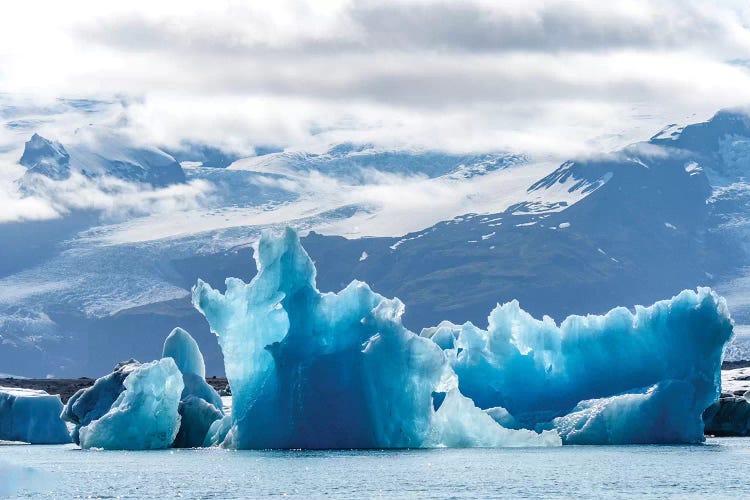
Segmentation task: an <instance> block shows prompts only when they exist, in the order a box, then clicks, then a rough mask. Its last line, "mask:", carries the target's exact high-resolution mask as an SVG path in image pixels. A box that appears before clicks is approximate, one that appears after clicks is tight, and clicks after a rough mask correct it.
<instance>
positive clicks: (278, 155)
mask: <svg viewBox="0 0 750 500" xmlns="http://www.w3.org/2000/svg"><path fill="white" fill-rule="evenodd" d="M14 119H15V120H18V116H16V115H14ZM26 137H28V135H27V136H26ZM106 137H107V136H106V135H104V136H103V135H101V134H97V135H96V140H91V141H88V140H86V141H84V140H81V141H80V144H85V145H86V146H85V147H83V146H79V145H78V142H77V143H76V145H72V144H71V145H70V146H68V145H64V146H63V145H61V144H56V143H54V142H51V141H46V140H44V139H42V138H41V137H39V136H34V138H32V140H31V141H29V143H30V144H29V145H27V148H26V151H24V153H23V158H24V159H23V160H22V164H23V165H25V166H26V168H27V169H28V171H27V174H26V175H28V172H31V171H32V170H34V169H36V170H35V171H37V170H38V171H39V172H38V174H41V175H43V176H46V177H47V178H49V179H52V180H53V181H54V182H64V178H65V177H66V175H67V174H66V173H65V172H66V171H68V170H70V171H72V172H82V171H88V170H86V166H85V165H86V164H87V163H86V162H87V161H89V160H90V161H91V164H96V165H103V167H102V168H103V169H104V170H98V171H97V174H96V175H103V176H105V177H106V176H120V174H122V172H123V170H119V169H117V168H113V169H109V168H110V167H109V166H110V165H111V163H110V160H111V161H115V162H116V161H124V160H123V158H127V159H128V160H127V161H128V162H129V163H133V164H137V165H141V166H145V165H149V166H157V165H161V164H160V163H158V162H157V161H155V160H152V157H151V156H148V155H151V154H152V153H153V154H155V155H157V158H163V159H164V162H165V163H164V165H167V164H169V165H174V164H175V163H176V161H175V158H177V159H179V160H180V161H182V162H184V163H183V167H182V168H181V169H180V171H181V172H183V171H184V175H185V179H184V180H185V181H186V183H187V184H186V185H195V183H201V185H205V186H210V190H209V191H208V192H207V193H208V194H205V193H204V192H203V191H202V193H203V194H202V196H203V197H202V198H200V200H198V201H196V202H195V203H193V204H192V205H189V206H183V205H179V206H177V207H176V208H175V207H174V206H172V204H168V206H167V207H166V208H164V206H162V205H163V204H159V205H157V206H156V208H155V209H154V210H153V211H152V212H149V213H145V214H144V213H139V214H137V215H130V213H129V212H128V215H125V216H122V215H121V216H117V217H113V216H112V215H111V213H109V212H108V213H107V215H106V216H104V217H103V216H102V213H101V212H100V210H99V209H94V208H89V209H86V208H81V209H75V210H71V211H69V212H68V213H67V214H66V215H64V216H63V217H61V218H57V219H50V220H36V221H15V222H8V223H4V224H0V241H4V242H13V244H11V245H2V246H0V369H1V370H0V371H3V372H9V373H16V374H18V375H36V376H38V375H44V374H47V373H50V374H55V375H70V376H78V375H97V374H100V373H102V372H104V371H106V370H108V369H110V368H111V366H112V365H113V364H114V363H115V362H116V361H118V360H119V357H122V356H123V355H127V356H134V357H136V358H138V357H141V358H143V359H151V358H153V357H154V356H155V355H157V354H158V352H157V351H158V350H159V344H160V341H159V339H161V338H163V336H164V335H165V333H166V332H168V331H169V330H170V329H171V328H172V327H173V326H183V327H185V328H187V329H188V330H190V331H191V333H193V334H194V335H195V336H196V338H197V339H198V341H199V343H200V344H201V346H202V347H203V348H204V353H205V355H206V361H207V365H208V373H209V374H213V373H216V374H219V373H220V370H221V366H222V363H221V359H220V354H219V350H218V347H217V345H216V340H215V338H214V337H213V336H212V335H211V334H210V332H209V331H208V327H207V325H206V323H205V321H204V319H203V318H202V317H201V316H200V315H198V314H197V313H196V311H194V310H193V308H192V307H191V306H190V304H189V299H188V294H189V289H190V287H191V286H192V285H193V284H194V283H195V281H196V279H197V278H198V277H200V278H203V279H204V280H205V281H207V282H208V283H210V284H211V285H212V286H214V287H219V288H221V287H222V286H223V281H224V278H225V277H227V276H237V277H240V278H243V279H245V280H249V279H250V278H251V277H252V276H253V274H254V272H255V269H254V267H253V265H254V264H253V261H252V259H251V255H252V243H253V242H254V241H256V240H257V237H258V235H259V233H260V231H261V230H262V229H264V228H268V227H271V228H273V227H281V226H283V225H285V224H292V225H294V226H295V227H297V228H299V229H301V230H302V231H311V232H310V234H309V235H308V236H307V237H306V238H304V240H303V243H304V245H305V246H306V248H307V249H308V251H309V252H310V254H311V256H312V257H313V259H314V260H315V262H316V266H317V268H318V273H319V274H318V282H319V287H320V288H321V290H324V291H327V290H338V289H339V288H341V287H342V286H343V285H345V284H346V283H348V282H349V281H350V280H351V279H354V278H357V279H363V280H365V281H367V282H369V283H371V285H372V286H373V288H374V289H375V290H376V291H378V292H380V293H382V294H384V295H387V296H398V297H400V298H401V299H402V300H403V301H404V302H405V304H406V306H407V309H406V316H405V318H404V319H405V323H406V325H407V326H408V327H410V328H412V329H415V330H419V329H420V328H422V327H425V326H430V325H432V324H433V323H435V321H437V320H440V319H450V320H452V321H454V322H457V323H460V322H463V321H467V320H471V321H473V322H475V323H477V324H479V325H483V324H485V323H486V318H485V316H486V314H487V312H488V311H489V310H490V309H491V306H493V305H494V304H495V303H496V302H501V301H504V300H508V299H511V298H518V299H519V300H520V301H521V304H522V306H523V307H524V308H525V309H527V310H529V311H530V312H532V313H534V314H536V315H541V314H549V315H551V316H552V317H554V318H555V319H557V320H559V319H561V318H562V317H563V316H565V315H567V314H570V313H588V312H592V313H598V312H602V311H605V310H607V309H609V308H611V307H612V306H615V305H632V304H636V303H651V302H653V301H654V300H657V299H661V298H665V297H669V296H671V295H672V294H673V293H674V292H676V291H678V290H680V289H682V288H695V287H696V286H698V285H712V286H715V287H717V288H718V289H719V291H720V292H722V293H724V294H726V295H727V296H728V298H729V301H730V307H731V309H732V312H733V313H734V315H735V317H736V318H737V319H738V322H739V323H740V325H744V324H750V277H748V276H750V271H747V270H748V269H750V258H748V251H750V249H749V248H747V242H748V241H750V239H749V238H748V237H747V221H748V220H750V219H749V218H750V185H748V184H746V180H745V178H746V176H748V172H750V165H749V164H748V160H747V158H748V154H747V152H748V149H749V148H748V144H750V131H748V121H747V118H746V117H745V115H744V114H742V113H736V112H720V113H718V114H717V115H716V116H715V117H714V118H713V119H712V120H710V121H708V122H706V123H701V124H695V125H690V126H687V127H682V128H678V127H672V128H670V129H669V130H666V131H662V132H661V133H659V134H657V135H656V136H654V137H653V138H652V139H651V140H649V141H646V142H644V143H639V144H635V145H631V146H629V147H626V148H624V149H622V150H621V151H617V152H613V153H608V154H603V155H601V156H598V157H594V158H586V159H581V160H572V161H567V162H564V163H562V164H561V165H560V164H559V163H558V164H554V163H550V162H544V161H541V162H540V161H536V160H534V159H531V158H527V157H526V156H525V155H523V154H511V153H507V152H498V153H490V154H482V155H460V154H448V153H441V152H436V151H403V150H386V149H382V148H377V147H374V146H372V145H352V144H345V145H338V146H334V147H331V148H330V149H328V150H326V151H323V152H309V151H292V150H287V151H278V150H273V149H271V150H269V151H268V152H266V151H260V152H263V153H266V154H260V155H256V156H253V157H249V158H240V159H237V158H235V157H234V156H232V155H231V154H227V155H226V156H221V155H220V154H219V153H217V151H218V150H217V149H216V148H212V147H211V146H205V145H200V146H190V147H185V148H182V149H181V150H180V151H179V152H176V151H173V150H169V151H170V152H169V153H165V152H164V150H165V149H164V148H158V147H151V146H148V147H146V146H140V145H139V146H138V147H137V150H138V151H149V153H148V155H147V158H146V160H148V161H146V160H141V159H142V158H144V157H142V156H138V154H140V153H138V154H136V153H135V152H134V147H133V145H132V144H131V143H125V144H126V145H125V146H121V145H117V144H113V143H112V142H109V141H108V140H106ZM113 137H116V138H120V137H122V136H121V135H118V134H117V133H116V131H115V133H114V135H113ZM118 140H119V139H118ZM113 141H114V139H113ZM115 142H116V141H115ZM97 144H98V145H97ZM118 144H122V143H118ZM81 148H83V149H81ZM99 148H101V149H99ZM151 148H153V149H151ZM155 150H156V151H155ZM27 153H28V154H27ZM216 167H226V168H216ZM125 170H127V169H125ZM156 170H158V168H157V169H156ZM173 170H174V169H173ZM175 171H176V170H175ZM124 177H125V179H126V182H129V181H130V180H133V181H138V182H150V181H144V178H143V177H138V176H135V177H133V178H128V177H127V175H125V176H124ZM169 178H170V179H172V180H170V181H169V182H167V183H168V184H169V183H171V182H177V183H178V184H170V186H172V187H166V188H160V187H159V186H158V185H157V187H156V188H155V189H157V192H158V193H165V196H172V191H171V190H173V188H174V186H179V185H182V184H181V183H180V181H179V180H174V179H176V177H169ZM121 179H122V176H121ZM157 184H158V183H157ZM45 186H46V188H49V186H48V185H45ZM159 196H161V194H160V195H159ZM168 199H170V200H171V198H168ZM740 329H742V326H740ZM123 353H126V354H123ZM149 356H150V357H151V358H149ZM42 371H43V373H42Z"/></svg>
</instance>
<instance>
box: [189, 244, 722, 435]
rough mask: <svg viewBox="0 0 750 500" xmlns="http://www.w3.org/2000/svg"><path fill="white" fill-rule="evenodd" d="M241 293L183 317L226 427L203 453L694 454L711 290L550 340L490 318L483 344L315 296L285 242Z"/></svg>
mask: <svg viewBox="0 0 750 500" xmlns="http://www.w3.org/2000/svg"><path fill="white" fill-rule="evenodd" d="M255 255H256V260H257V267H258V270H259V271H258V274H257V275H256V277H255V278H254V279H253V280H252V281H251V282H250V283H249V284H247V283H244V282H243V281H241V280H239V279H236V278H228V279H227V280H226V292H225V293H223V294H222V293H220V292H219V291H217V290H214V289H213V288H211V286H209V285H208V284H206V283H205V282H203V281H200V280H199V281H198V283H197V284H196V286H195V287H194V288H193V303H194V305H195V306H196V307H197V308H198V310H199V311H201V312H202V313H203V314H204V315H205V317H206V319H207V320H208V323H209V325H210V327H211V329H212V331H213V332H214V333H215V334H216V335H217V336H218V340H219V344H220V346H221V349H222V352H223V355H224V361H225V368H226V374H227V377H228V379H229V383H230V386H231V388H232V394H233V403H232V415H231V416H225V417H223V418H221V419H218V420H216V421H214V422H213V424H212V426H211V428H210V429H209V431H208V434H207V436H206V440H205V444H206V445H216V444H221V445H223V446H225V447H229V448H241V449H246V448H251V449H255V448H409V447H469V446H539V445H542V446H544V445H546V446H549V445H559V444H561V443H571V444H572V443H576V444H615V443H678V442H680V443H681V442H700V441H702V440H703V423H702V420H701V414H702V412H703V410H704V409H705V408H706V407H708V406H709V405H711V403H712V402H713V401H714V400H716V398H717V396H718V395H719V388H720V365H721V358H722V353H723V349H724V346H725V344H726V343H727V341H728V340H729V339H730V337H731V335H732V321H731V319H730V317H729V312H728V310H727V307H726V304H725V302H724V300H723V299H721V298H719V297H718V296H717V295H716V294H714V293H713V292H711V291H710V290H709V289H706V288H700V289H698V290H697V292H696V291H689V290H688V291H684V292H682V293H680V294H679V295H678V296H676V297H674V298H673V299H671V300H667V301H662V302H657V303H656V304H654V305H652V306H650V307H636V308H635V312H631V311H630V310H628V309H626V308H616V309H613V310H612V311H610V312H609V313H607V314H605V315H603V316H594V315H590V316H585V317H583V316H570V317H569V318H567V319H566V320H564V321H563V322H562V323H561V324H560V325H559V326H558V325H557V324H556V323H555V322H554V321H553V320H552V319H551V318H548V317H545V318H543V319H542V320H541V321H540V320H537V319H534V318H533V317H531V316H530V315H529V314H528V313H526V312H525V311H523V310H522V309H521V308H520V306H519V304H518V302H516V301H512V302H509V303H506V304H503V305H498V306H497V308H495V309H494V310H493V311H492V313H491V314H490V317H489V327H488V329H487V330H483V329H480V328H478V327H475V326H474V325H472V324H470V323H466V324H464V325H454V324H451V323H447V322H444V323H441V324H440V325H439V326H438V327H434V328H428V329H425V330H423V331H422V332H421V334H420V335H416V334H415V333H413V332H411V331H409V330H407V329H406V328H405V327H404V326H403V325H402V323H401V316H402V314H403V312H404V305H403V304H402V303H401V302H400V301H399V300H398V299H388V298H385V297H383V296H381V295H379V294H377V293H375V292H373V291H372V290H371V289H370V288H369V287H368V286H367V284H365V283H362V282H358V281H353V282H352V283H351V284H350V285H349V286H347V287H346V288H344V289H343V290H342V291H340V292H338V293H321V292H319V291H318V290H317V288H316V285H315V275H316V270H315V267H314V265H313V262H312V261H311V260H310V257H309V256H308V255H307V253H306V252H305V250H304V249H303V248H302V246H301V243H300V241H299V238H298V236H297V234H296V233H295V232H294V231H293V230H291V229H287V230H286V231H285V232H284V233H283V234H282V235H280V236H273V235H271V234H270V233H266V234H264V235H263V237H262V238H261V240H260V242H259V244H258V251H257V252H256V254H255Z"/></svg>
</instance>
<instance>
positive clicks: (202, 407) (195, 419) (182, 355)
mask: <svg viewBox="0 0 750 500" xmlns="http://www.w3.org/2000/svg"><path fill="white" fill-rule="evenodd" d="M162 357H163V358H172V359H173V360H174V362H175V364H176V365H177V368H178V369H179V370H180V372H181V373H182V380H183V383H184V386H185V387H184V389H183V390H182V396H181V398H180V399H181V400H180V408H179V413H180V416H181V417H182V418H181V424H180V430H179V432H178V434H177V437H176V439H175V441H174V444H173V445H174V447H176V448H193V447H198V446H202V445H203V442H204V441H205V439H206V433H207V432H208V430H209V428H210V427H211V424H212V423H213V422H214V421H215V420H217V419H219V418H221V417H222V416H223V412H222V404H221V397H220V396H219V394H218V393H217V392H216V391H215V390H214V388H213V387H211V386H210V385H209V384H208V383H207V382H206V378H205V377H206V365H205V363H204V361H203V355H202V354H201V351H200V349H199V348H198V343H197V342H196V341H195V339H193V337H191V336H190V334H189V333H188V332H186V331H185V330H183V329H182V328H175V329H174V330H172V332H171V333H170V334H169V336H168V337H167V339H166V340H165V341H164V350H163V354H162Z"/></svg>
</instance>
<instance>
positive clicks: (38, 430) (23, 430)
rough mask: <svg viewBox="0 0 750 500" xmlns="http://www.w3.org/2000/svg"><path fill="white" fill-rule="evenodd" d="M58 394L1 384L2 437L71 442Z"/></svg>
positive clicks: (0, 419)
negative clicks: (61, 414)
mask: <svg viewBox="0 0 750 500" xmlns="http://www.w3.org/2000/svg"><path fill="white" fill-rule="evenodd" d="M62 409H63V405H62V401H61V400H60V396H58V395H54V396H53V395H50V394H47V393H46V392H44V391H38V390H33V389H17V388H14V387H0V441H23V442H26V443H31V444H62V443H70V434H68V428H67V427H66V426H65V422H63V421H62V420H61V419H60V413H61V412H62Z"/></svg>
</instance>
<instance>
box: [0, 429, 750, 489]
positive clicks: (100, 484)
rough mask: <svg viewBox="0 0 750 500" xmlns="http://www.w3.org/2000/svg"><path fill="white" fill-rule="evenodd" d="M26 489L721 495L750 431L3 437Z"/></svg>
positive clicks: (744, 464) (746, 471)
mask: <svg viewBox="0 0 750 500" xmlns="http://www.w3.org/2000/svg"><path fill="white" fill-rule="evenodd" d="M3 463H5V464H12V465H22V466H24V467H31V468H33V469H34V470H35V473H34V474H30V475H28V476H27V477H31V478H33V484H32V486H33V487H34V488H35V489H36V491H28V490H23V489H22V490H20V491H18V492H17V493H16V494H17V496H18V497H21V498H26V497H30V498H73V497H79V498H80V497H84V498H90V497H97V498H102V497H104V498H106V497H122V498H176V497H182V498H254V497H260V496H270V495H274V496H288V497H292V498H295V497H296V498H311V497H312V498H317V497H324V496H326V497H333V498H353V497H355V498H363V497H364V498H372V497H385V498H446V497H454V498H455V497H459V498H460V497H464V498H470V497H482V498H488V497H514V498H519V497H532V498H533V497H541V496H544V497H547V498H550V497H551V498H554V497H557V498H569V497H578V498H602V497H612V498H618V497H660V498H663V497H672V496H678V497H685V496H690V497H696V496H699V497H714V498H738V497H743V496H746V495H747V477H748V476H750V438H709V439H708V440H707V441H706V443H705V444H703V445H679V446H655V445H652V446H569V447H567V446H564V447H557V448H513V449H510V448H498V449H484V448H483V449H477V448H474V449H446V448H443V449H428V450H425V449H420V450H387V451H379V450H356V451H232V450H225V449H219V448H210V449H194V450H186V449H174V450H161V451H147V452H143V451H137V452H136V451H117V452H111V451H110V452H100V451H82V450H79V449H77V448H76V447H75V446H74V445H58V446H46V445H45V446H28V445H18V446H15V445H13V446H0V474H1V473H2V470H3V468H2V464H3Z"/></svg>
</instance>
